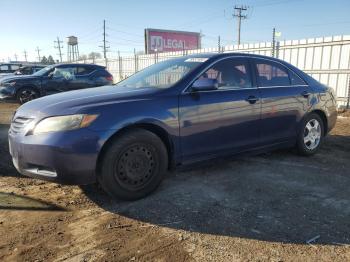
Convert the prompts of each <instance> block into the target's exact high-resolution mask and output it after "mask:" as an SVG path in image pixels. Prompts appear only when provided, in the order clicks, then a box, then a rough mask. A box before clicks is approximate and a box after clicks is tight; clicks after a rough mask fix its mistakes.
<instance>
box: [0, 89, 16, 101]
mask: <svg viewBox="0 0 350 262" xmlns="http://www.w3.org/2000/svg"><path fill="white" fill-rule="evenodd" d="M15 99H16V92H15V89H14V88H11V87H7V86H0V100H15Z"/></svg>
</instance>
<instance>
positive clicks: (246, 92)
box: [179, 58, 260, 162]
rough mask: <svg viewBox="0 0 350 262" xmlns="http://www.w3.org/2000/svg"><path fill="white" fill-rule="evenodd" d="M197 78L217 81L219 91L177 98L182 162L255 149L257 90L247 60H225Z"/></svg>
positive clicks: (258, 116)
mask: <svg viewBox="0 0 350 262" xmlns="http://www.w3.org/2000/svg"><path fill="white" fill-rule="evenodd" d="M200 78H212V79H217V80H218V82H219V88H218V89H217V90H210V91H195V92H192V91H191V88H189V89H188V90H186V91H185V92H184V93H183V94H181V95H180V100H179V119H180V135H181V150H182V156H183V161H184V162H186V161H192V160H196V159H200V158H203V157H204V158H206V157H208V156H216V155H218V154H222V153H225V152H227V153H229V152H237V151H242V150H246V149H248V148H252V147H255V146H257V144H258V143H259V132H260V99H259V96H260V95H259V91H258V89H257V88H256V87H254V85H253V83H252V80H251V79H252V77H251V70H250V64H249V61H248V60H247V59H245V58H225V59H223V60H221V61H219V62H217V63H215V64H214V65H213V66H212V67H211V68H210V69H208V70H207V71H206V72H205V73H203V74H202V75H201V76H200Z"/></svg>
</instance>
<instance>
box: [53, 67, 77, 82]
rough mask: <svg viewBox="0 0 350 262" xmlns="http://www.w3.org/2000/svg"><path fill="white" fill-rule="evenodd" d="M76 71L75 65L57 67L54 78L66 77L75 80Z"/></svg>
mask: <svg viewBox="0 0 350 262" xmlns="http://www.w3.org/2000/svg"><path fill="white" fill-rule="evenodd" d="M74 72H75V68H74V67H56V68H55V69H54V71H53V78H64V79H66V80H74V79H75V73H74Z"/></svg>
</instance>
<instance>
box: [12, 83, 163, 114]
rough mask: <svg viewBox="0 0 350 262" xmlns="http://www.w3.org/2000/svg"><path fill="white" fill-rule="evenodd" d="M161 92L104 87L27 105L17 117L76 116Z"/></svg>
mask: <svg viewBox="0 0 350 262" xmlns="http://www.w3.org/2000/svg"><path fill="white" fill-rule="evenodd" d="M156 92H159V89H157V88H136V89H135V88H127V87H121V86H120V87H119V86H102V87H94V88H88V89H83V90H76V91H69V92H63V93H59V94H55V95H49V96H45V97H42V98H38V99H35V100H33V101H30V102H28V103H25V104H24V105H22V106H21V107H20V108H19V109H18V110H17V113H16V114H17V115H21V116H27V117H40V118H42V117H46V116H53V115H65V114H76V113H81V112H86V111H87V110H88V109H89V108H93V107H96V106H104V105H109V104H116V103H122V102H128V101H136V100H141V99H147V98H146V97H147V95H151V94H154V93H156Z"/></svg>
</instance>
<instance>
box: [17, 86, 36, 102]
mask: <svg viewBox="0 0 350 262" xmlns="http://www.w3.org/2000/svg"><path fill="white" fill-rule="evenodd" d="M38 97H39V93H38V92H37V91H35V90H34V89H32V88H22V89H20V90H19V91H18V93H17V101H18V102H19V103H20V104H21V105H22V104H24V103H27V102H29V101H31V100H33V99H35V98H38Z"/></svg>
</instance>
